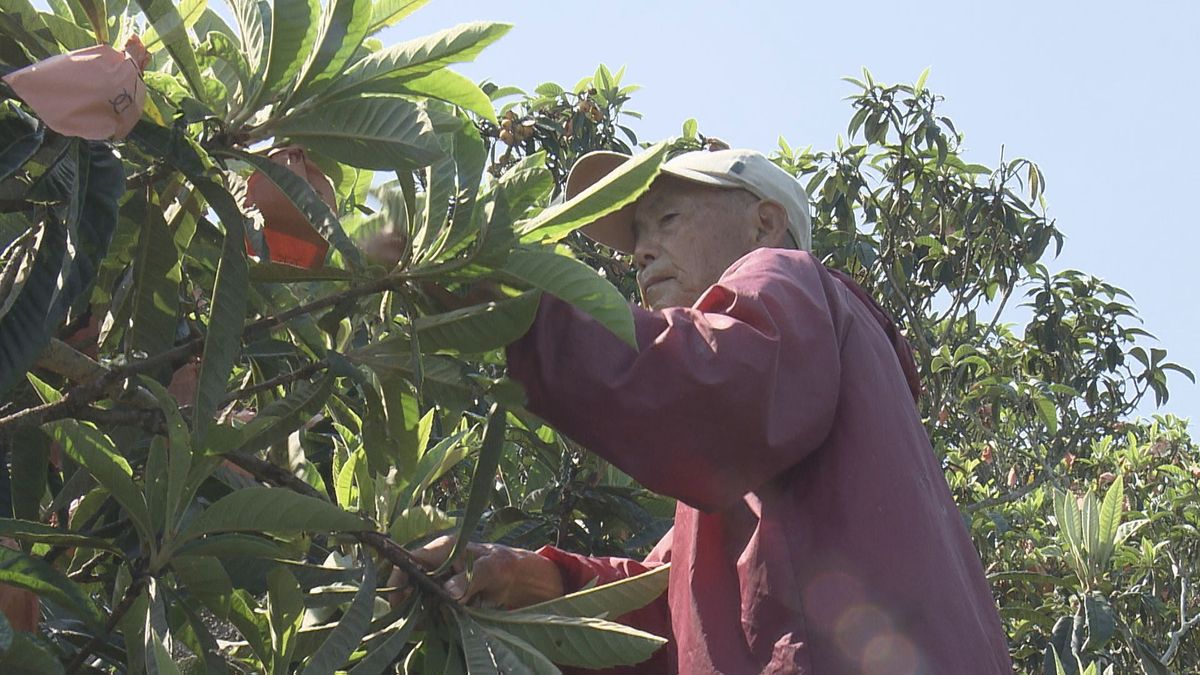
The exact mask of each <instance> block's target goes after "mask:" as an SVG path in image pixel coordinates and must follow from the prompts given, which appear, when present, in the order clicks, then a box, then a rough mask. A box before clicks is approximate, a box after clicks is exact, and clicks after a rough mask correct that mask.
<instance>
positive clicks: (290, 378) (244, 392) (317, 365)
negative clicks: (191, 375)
mask: <svg viewBox="0 0 1200 675" xmlns="http://www.w3.org/2000/svg"><path fill="white" fill-rule="evenodd" d="M328 367H329V361H327V360H325V359H321V360H319V361H313V362H312V363H309V364H308V365H305V366H302V367H300V368H297V369H296V370H293V371H291V372H288V373H284V374H282V375H278V376H276V377H273V378H271V379H269V380H266V381H263V382H259V383H258V384H252V385H248V386H245V387H242V388H241V389H238V390H236V391H231V392H229V393H228V394H226V395H225V398H223V399H221V403H220V405H219V406H218V407H225V406H227V405H229V404H230V403H233V402H234V401H237V400H239V399H243V398H246V397H247V396H253V395H255V394H257V393H259V392H260V391H267V390H270V389H274V388H275V387H278V386H279V385H281V384H288V383H290V382H295V381H296V380H304V379H307V378H309V377H312V376H313V375H316V374H317V373H318V372H320V371H322V370H325V369H326V368H328Z"/></svg>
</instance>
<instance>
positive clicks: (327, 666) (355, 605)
mask: <svg viewBox="0 0 1200 675" xmlns="http://www.w3.org/2000/svg"><path fill="white" fill-rule="evenodd" d="M374 609H375V565H374V564H372V563H371V561H370V560H367V561H366V562H365V564H364V565H363V579H362V583H361V584H359V587H358V591H357V592H356V593H355V594H354V600H353V601H351V603H350V608H349V609H347V610H346V612H345V613H344V614H342V618H341V619H340V620H338V624H337V627H336V628H334V629H333V632H331V633H330V634H329V637H327V638H325V641H324V642H322V643H321V646H320V647H318V648H317V651H316V652H315V653H313V655H312V657H311V658H309V660H308V663H306V664H305V665H304V670H303V671H301V673H302V674H303V675H322V674H323V673H332V672H334V671H336V670H339V669H340V668H341V667H342V666H343V665H344V664H345V663H346V661H347V660H348V659H349V658H350V655H351V654H353V653H354V650H355V649H356V648H357V647H358V645H359V643H360V642H361V641H362V638H363V636H364V635H366V634H367V630H368V629H369V628H370V627H371V617H372V615H373V613H374Z"/></svg>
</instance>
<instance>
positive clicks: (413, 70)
mask: <svg viewBox="0 0 1200 675" xmlns="http://www.w3.org/2000/svg"><path fill="white" fill-rule="evenodd" d="M510 28H512V26H511V25H509V24H504V23H491V22H485V21H481V22H475V23H464V24H460V25H458V26H455V27H453V28H450V29H447V30H444V31H441V32H439V33H435V34H433V35H430V36H427V37H422V38H417V39H415V40H409V41H408V42H402V43H400V44H398V45H394V46H392V47H388V48H386V49H381V50H380V51H378V52H375V53H374V54H371V55H369V56H367V57H366V58H364V59H362V60H360V61H358V62H356V63H355V64H354V65H352V66H350V67H349V68H347V69H346V72H345V73H343V74H342V76H341V77H340V78H338V81H337V82H335V83H334V84H333V85H332V86H331V87H330V88H329V89H328V90H327V91H326V95H327V96H338V97H343V96H346V95H349V94H351V93H363V92H368V91H388V90H389V88H390V83H391V82H394V81H396V80H401V79H408V78H413V77H420V76H422V75H427V74H429V73H432V72H434V71H436V70H439V69H440V68H442V67H444V66H447V65H449V64H451V63H462V62H464V61H470V60H472V59H474V58H475V56H476V55H478V54H479V52H481V51H483V48H484V47H486V46H488V45H490V44H491V43H493V42H495V41H496V40H498V39H500V37H501V36H503V35H504V34H505V33H507V32H508V30H509V29H510Z"/></svg>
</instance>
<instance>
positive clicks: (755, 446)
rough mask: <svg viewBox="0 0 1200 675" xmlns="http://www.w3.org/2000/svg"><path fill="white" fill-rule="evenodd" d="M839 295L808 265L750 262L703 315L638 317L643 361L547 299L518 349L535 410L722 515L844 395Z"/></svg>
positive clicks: (809, 438)
mask: <svg viewBox="0 0 1200 675" xmlns="http://www.w3.org/2000/svg"><path fill="white" fill-rule="evenodd" d="M836 284H837V282H836V281H835V280H834V279H833V278H832V277H831V276H830V275H829V274H828V272H826V271H825V270H824V268H823V267H822V266H821V265H820V263H818V262H817V261H816V260H815V259H813V258H812V257H811V256H809V255H808V254H805V253H798V252H783V251H779V250H775V249H760V250H758V251H755V252H752V253H750V254H749V255H747V256H746V257H744V258H742V260H740V261H739V262H738V263H736V264H735V265H734V266H733V267H731V268H730V269H729V270H728V271H727V272H726V273H725V275H724V276H722V278H721V280H720V281H719V282H718V283H717V284H715V285H714V286H712V287H711V288H710V289H709V290H708V291H707V292H706V293H705V294H704V296H703V297H702V298H701V299H700V300H699V301H698V302H697V303H696V306H695V308H673V309H668V310H665V311H660V312H650V311H646V310H643V309H640V308H637V307H635V308H634V309H633V311H634V319H635V322H636V327H637V334H638V344H639V349H638V350H634V349H633V348H632V347H630V346H629V345H627V344H625V343H624V342H622V341H621V340H620V339H618V338H617V337H616V336H614V335H612V334H611V333H610V332H609V331H607V330H606V329H604V328H603V327H602V326H600V325H599V324H598V323H597V322H595V321H594V320H592V319H591V318H590V317H588V316H586V315H584V314H583V313H581V312H579V311H578V310H576V309H574V308H573V307H571V306H570V305H568V304H566V303H564V302H562V301H561V300H557V299H555V298H552V297H544V298H543V300H542V303H541V306H540V308H539V310H538V317H537V319H536V320H535V322H534V324H533V326H532V328H531V329H530V330H529V332H528V333H527V334H526V335H525V336H524V337H522V338H521V339H520V340H518V341H517V342H515V343H513V344H512V345H510V346H509V348H508V367H509V372H510V374H511V375H512V376H513V377H514V378H515V379H517V380H518V381H520V382H521V383H522V384H523V385H524V386H525V390H526V393H527V395H528V399H529V402H528V407H529V409H530V410H531V411H533V412H534V413H536V414H538V415H540V416H541V417H543V418H544V419H545V420H546V421H548V422H549V423H551V424H552V425H554V426H555V427H557V428H558V429H559V430H561V431H563V432H564V433H566V434H567V435H568V436H570V437H572V438H574V439H575V440H577V441H579V442H580V443H581V444H583V445H584V446H585V447H587V448H588V449H590V450H592V451H593V452H596V453H597V454H599V455H601V456H602V457H604V458H605V459H607V460H609V461H611V462H612V463H613V464H614V465H616V466H617V467H619V468H620V469H622V470H623V471H625V472H626V473H628V474H629V475H630V476H632V477H633V478H635V479H637V480H638V481H639V482H641V483H642V485H645V486H646V487H647V488H649V489H651V490H654V491H656V492H659V493H662V494H666V495H670V496H673V497H676V498H678V499H680V500H682V501H684V502H685V503H687V504H690V505H692V506H694V507H696V508H699V509H702V510H705V511H716V510H720V509H722V508H724V507H726V506H728V505H730V504H732V503H733V502H734V501H736V500H738V499H740V498H741V497H742V496H743V495H744V494H746V493H747V492H750V491H751V490H754V489H756V488H758V487H759V486H761V485H762V484H764V483H766V482H767V481H769V480H770V479H771V478H773V477H774V476H775V475H777V474H778V473H780V472H782V471H784V470H786V469H788V468H790V467H791V466H794V465H795V464H796V463H797V462H799V461H800V460H802V459H803V458H804V456H805V455H806V454H807V453H808V452H809V451H811V450H813V449H814V448H816V447H817V446H819V445H820V444H821V442H822V441H823V440H824V439H825V437H826V435H827V434H828V433H829V430H830V428H831V426H832V421H833V417H834V413H835V410H836V407H837V401H838V388H839V384H840V376H841V368H840V341H841V340H840V335H839V327H838V322H839V318H838V309H837V308H836V307H833V306H831V305H832V303H831V299H832V298H833V297H834V295H835V294H836V293H837V289H836V286H835V285H836Z"/></svg>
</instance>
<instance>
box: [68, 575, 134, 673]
mask: <svg viewBox="0 0 1200 675" xmlns="http://www.w3.org/2000/svg"><path fill="white" fill-rule="evenodd" d="M145 585H146V577H144V576H141V577H138V578H136V579H134V580H133V583H131V584H129V588H127V589H125V597H123V598H121V603H120V604H118V605H117V606H116V607H114V608H113V611H112V614H110V615H109V617H108V621H106V622H105V623H104V630H102V631H100V632H99V633H96V634H95V635H93V636H92V639H90V640H88V641H87V643H85V644H84V645H83V646H82V647H80V648H79V651H78V652H76V653H75V656H74V658H72V659H71V662H70V663H68V664H67V667H66V672H68V673H77V672H79V669H80V668H82V667H83V664H84V662H85V661H87V659H88V657H89V656H91V655H92V651H93V650H95V649H96V647H98V646H100V643H102V642H104V640H106V639H107V638H108V634H109V633H111V632H112V631H113V629H114V628H116V627H117V624H118V623H120V622H121V618H122V617H124V616H125V613H126V612H128V611H129V608H130V607H133V603H134V602H135V601H136V600H137V596H138V594H139V593H141V592H142V587H143V586H145Z"/></svg>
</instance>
